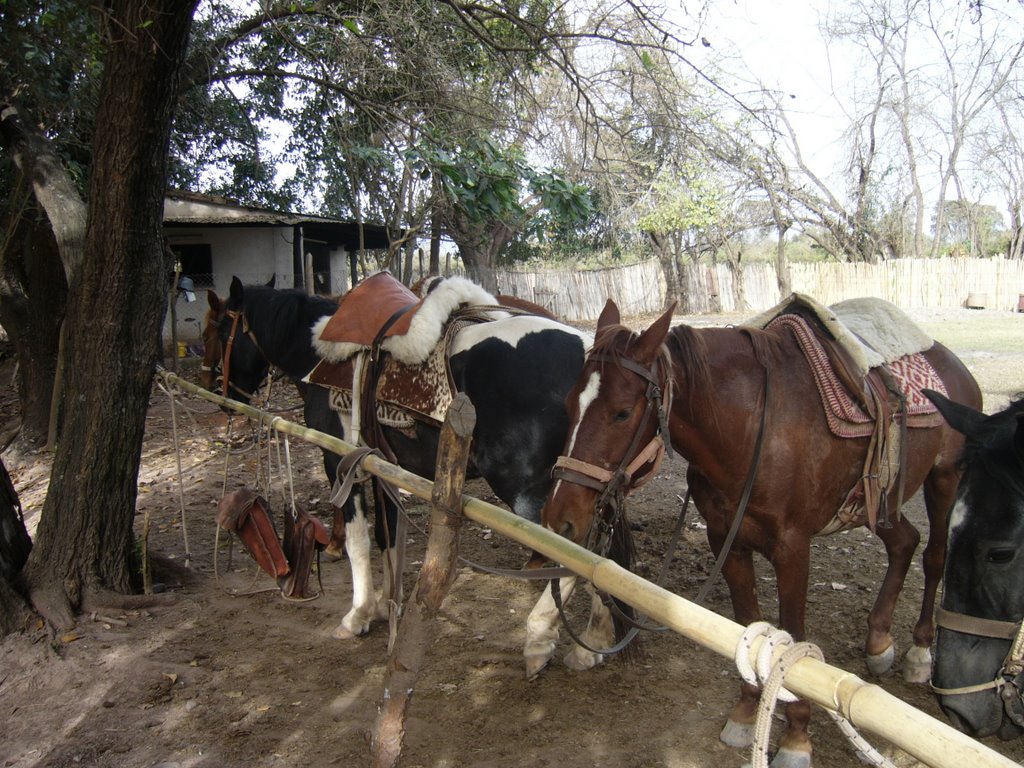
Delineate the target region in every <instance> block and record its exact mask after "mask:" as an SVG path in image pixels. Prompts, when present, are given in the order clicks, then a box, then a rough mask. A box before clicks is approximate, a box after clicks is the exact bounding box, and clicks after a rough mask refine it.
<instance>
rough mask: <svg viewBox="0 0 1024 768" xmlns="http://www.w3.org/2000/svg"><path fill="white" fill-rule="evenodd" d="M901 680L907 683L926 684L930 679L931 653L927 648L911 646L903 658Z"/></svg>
mask: <svg viewBox="0 0 1024 768" xmlns="http://www.w3.org/2000/svg"><path fill="white" fill-rule="evenodd" d="M903 679H904V680H905V681H907V682H908V683H918V684H923V683H927V682H928V681H929V680H931V679H932V652H931V650H930V649H928V648H922V647H920V646H917V645H914V646H911V648H910V650H909V651H907V655H906V656H904V657H903Z"/></svg>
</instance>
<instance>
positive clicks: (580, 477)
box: [551, 353, 672, 554]
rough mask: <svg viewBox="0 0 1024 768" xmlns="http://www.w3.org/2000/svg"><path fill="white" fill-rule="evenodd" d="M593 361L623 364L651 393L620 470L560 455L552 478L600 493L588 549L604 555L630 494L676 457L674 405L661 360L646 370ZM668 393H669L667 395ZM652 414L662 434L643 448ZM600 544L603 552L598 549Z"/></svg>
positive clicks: (602, 357)
mask: <svg viewBox="0 0 1024 768" xmlns="http://www.w3.org/2000/svg"><path fill="white" fill-rule="evenodd" d="M589 359H590V360H592V361H596V362H601V363H613V364H616V365H620V366H622V367H623V368H625V369H626V370H628V371H631V372H633V373H635V374H636V375H637V376H639V377H640V378H642V379H644V380H645V381H646V382H647V391H646V392H645V394H644V397H645V399H646V401H647V405H646V408H645V410H644V415H643V418H642V419H640V421H639V423H638V424H637V428H636V432H634V433H633V438H632V440H630V443H629V448H627V449H626V452H625V453H624V454H623V456H622V460H621V461H620V462H619V465H618V467H616V468H615V469H614V470H607V469H605V468H604V467H599V466H597V465H595V464H589V463H587V462H585V461H580V460H579V459H574V458H572V457H571V456H559V457H558V459H557V460H556V461H555V466H554V467H553V468H552V470H551V476H552V477H553V478H554V479H556V480H566V481H568V482H570V483H575V484H577V485H582V486H584V487H586V488H591V489H593V490H595V491H597V492H598V497H597V500H596V501H595V502H594V517H593V523H592V524H591V526H590V531H589V533H588V535H587V542H586V546H587V548H588V549H590V550H591V551H593V552H597V553H598V554H601V553H602V552H601V550H603V549H606V548H607V547H608V546H609V544H610V541H611V534H612V531H613V530H614V528H615V526H616V525H617V524H618V520H619V517H620V516H621V509H622V502H623V500H624V499H625V496H626V493H627V492H628V491H630V490H632V489H634V488H639V487H641V486H642V485H643V484H644V483H646V482H647V481H648V480H649V479H650V478H652V477H654V475H656V474H657V472H658V467H660V466H661V462H662V460H663V459H664V458H665V454H666V453H667V454H668V455H669V456H670V457H671V455H672V448H671V443H670V440H669V438H668V418H667V415H666V414H667V411H668V408H669V407H670V406H671V402H672V390H671V384H670V382H669V381H668V377H667V372H666V375H665V382H664V386H663V385H662V382H661V381H660V380H659V373H660V371H659V368H660V366H659V364H658V363H659V358H657V357H656V358H655V359H654V361H653V362H652V363H651V366H650V368H645V367H644V366H642V365H640V364H639V363H636V362H634V361H633V360H630V359H628V358H625V357H618V356H614V355H611V354H608V353H597V354H592V355H590V358H589ZM666 392H667V394H665V393H666ZM652 414H656V415H657V418H658V431H657V432H656V433H655V435H654V437H653V438H651V440H650V441H649V442H648V443H647V444H646V445H645V446H643V447H642V448H641V447H640V441H641V439H642V437H641V436H642V434H643V430H644V428H645V427H646V426H647V422H648V420H649V419H650V418H651V415H652ZM646 464H653V465H654V466H653V467H652V468H651V470H650V471H649V472H647V473H646V474H645V475H643V476H642V477H640V478H639V479H638V480H636V481H634V478H633V474H634V473H635V472H636V471H637V470H638V469H640V468H641V467H643V466H644V465H646ZM598 545H600V549H598Z"/></svg>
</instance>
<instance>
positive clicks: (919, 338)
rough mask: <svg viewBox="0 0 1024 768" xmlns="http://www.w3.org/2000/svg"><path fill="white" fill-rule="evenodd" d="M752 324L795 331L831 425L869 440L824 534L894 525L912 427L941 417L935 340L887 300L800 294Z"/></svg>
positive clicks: (941, 387) (837, 432)
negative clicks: (891, 502)
mask: <svg viewBox="0 0 1024 768" xmlns="http://www.w3.org/2000/svg"><path fill="white" fill-rule="evenodd" d="M748 325H757V327H763V328H765V329H770V330H776V331H782V330H788V331H789V332H791V333H792V334H793V337H794V338H795V339H796V341H797V344H798V346H799V347H800V350H801V352H802V353H803V355H804V358H805V359H806V360H807V364H808V366H809V367H810V369H811V371H812V372H813V374H814V379H815V384H816V385H817V389H818V393H819V395H820V396H821V403H822V407H823V409H824V412H825V418H826V421H827V422H828V426H829V429H830V430H831V431H832V433H833V434H834V435H836V436H838V437H843V438H864V437H867V438H869V440H868V450H867V454H866V457H865V463H864V471H863V472H862V477H861V479H860V480H858V481H857V483H856V484H855V485H854V487H853V488H852V489H851V490H850V492H849V493H848V494H847V497H846V500H845V501H844V503H843V505H842V506H841V507H840V509H839V511H838V512H837V514H836V516H835V518H834V519H833V520H832V521H831V522H830V523H829V525H828V526H826V528H825V529H824V530H823V531H821V534H822V535H824V534H828V533H835V532H836V531H840V530H845V529H847V528H852V527H856V526H860V525H863V524H864V523H867V524H868V525H869V526H870V527H871V529H872V530H874V528H875V526H876V524H877V523H878V521H879V520H881V521H882V523H881V524H882V525H887V524H889V520H888V511H887V510H886V509H885V508H884V505H885V502H886V498H887V496H888V494H889V493H890V492H891V491H892V489H893V488H895V487H896V483H897V482H899V481H900V478H901V469H902V466H903V460H904V456H903V451H904V449H905V440H906V430H907V429H910V428H930V427H935V426H938V425H939V424H940V423H941V420H942V417H941V415H940V414H939V413H938V411H937V410H936V409H935V407H934V405H932V403H931V401H930V400H928V399H927V398H926V397H924V396H923V395H922V394H921V390H922V389H924V388H928V389H935V390H937V391H940V392H943V393H944V392H945V386H944V385H943V383H942V380H941V379H940V378H939V377H938V374H936V372H935V370H934V369H933V368H932V366H931V364H930V363H929V362H928V360H927V359H926V358H925V357H924V355H923V354H921V353H922V351H924V350H925V349H927V348H929V347H930V346H931V344H932V343H933V342H932V340H931V338H930V337H928V336H927V335H926V334H924V332H923V331H921V330H920V329H919V328H918V327H917V326H915V325H913V323H912V322H911V321H910V320H909V318H907V317H906V315H904V314H903V313H902V312H901V311H900V310H899V309H898V308H896V307H895V306H894V305H892V304H890V303H889V302H885V301H883V300H881V299H857V300H853V301H851V302H842V303H840V304H837V305H835V306H834V307H832V308H828V307H823V306H821V305H819V304H817V303H816V302H814V300H813V299H810V298H808V297H806V296H801V295H799V294H794V295H793V296H791V297H790V298H789V299H788V300H787V301H785V302H783V303H782V304H780V305H779V306H778V307H776V308H775V309H774V310H771V311H769V312H768V313H765V314H764V315H762V316H760V318H758V319H755V320H754V321H752V322H751V323H748ZM878 334H882V336H883V337H884V338H882V337H878ZM865 337H867V338H865ZM900 499H901V501H902V495H901V494H900ZM895 513H896V514H899V510H895Z"/></svg>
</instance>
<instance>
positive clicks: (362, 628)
mask: <svg viewBox="0 0 1024 768" xmlns="http://www.w3.org/2000/svg"><path fill="white" fill-rule="evenodd" d="M369 631H370V622H368V621H364V622H361V623H360V622H359V621H358V620H357V619H354V618H350V617H348V616H346V617H345V618H344V619H342V620H341V624H339V625H338V628H337V629H335V630H334V633H333V636H334V638H335V639H336V640H354V639H355V638H357V637H359V636H360V635H365V634H366V633H367V632H369Z"/></svg>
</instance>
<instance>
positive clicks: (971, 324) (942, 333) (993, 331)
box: [918, 310, 1024, 354]
mask: <svg viewBox="0 0 1024 768" xmlns="http://www.w3.org/2000/svg"><path fill="white" fill-rule="evenodd" d="M918 324H919V325H920V326H921V327H922V328H924V329H925V330H926V331H927V332H928V333H929V334H930V335H931V336H933V337H935V338H936V339H938V340H939V341H941V342H942V343H943V344H945V345H946V346H947V347H949V348H950V349H951V350H953V351H954V352H963V351H969V350H986V351H990V352H1016V353H1021V354H1024V313H1021V312H988V311H984V310H980V311H979V310H962V311H958V312H956V314H955V315H954V316H950V317H944V318H939V317H929V318H926V319H921V320H918Z"/></svg>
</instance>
